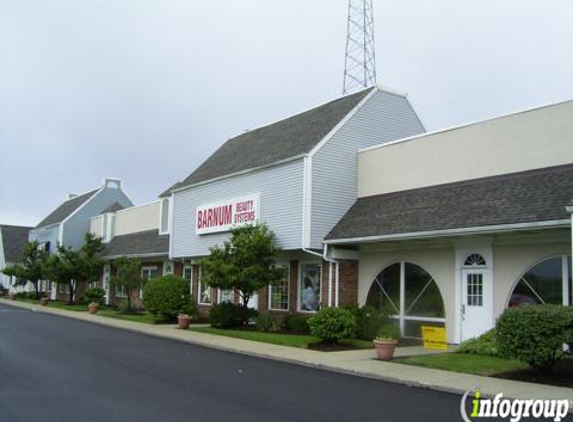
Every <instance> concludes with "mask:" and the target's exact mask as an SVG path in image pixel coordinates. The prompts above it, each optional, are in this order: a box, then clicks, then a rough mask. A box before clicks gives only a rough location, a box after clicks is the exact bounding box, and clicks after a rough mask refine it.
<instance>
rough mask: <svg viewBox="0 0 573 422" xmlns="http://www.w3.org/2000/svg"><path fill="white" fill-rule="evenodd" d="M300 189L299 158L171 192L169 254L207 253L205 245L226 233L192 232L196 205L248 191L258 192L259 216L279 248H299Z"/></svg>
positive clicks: (223, 238) (201, 254) (232, 196)
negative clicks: (268, 228) (172, 194)
mask: <svg viewBox="0 0 573 422" xmlns="http://www.w3.org/2000/svg"><path fill="white" fill-rule="evenodd" d="M302 188H303V160H302V159H301V160H296V161H292V162H289V163H285V164H282V165H277V166H274V167H270V168H266V169H261V170H258V171H255V172H252V173H246V174H242V175H238V176H235V177H232V178H229V179H224V180H219V181H215V182H211V183H207V184H204V185H199V186H196V187H193V188H190V189H187V190H184V191H182V192H177V193H175V194H174V200H173V204H172V207H173V214H172V215H173V227H172V234H171V256H172V257H173V258H182V257H200V256H205V255H207V254H208V253H209V247H211V246H215V245H220V244H221V243H222V242H223V241H224V240H227V239H228V236H229V234H228V233H215V234H206V235H201V236H198V235H197V234H196V233H195V212H196V208H197V206H199V205H204V204H210V203H214V202H218V201H223V200H228V199H232V198H236V197H240V196H247V195H251V194H259V195H260V213H261V219H262V220H263V221H264V222H266V223H267V224H268V225H269V227H270V228H271V229H272V230H273V231H274V232H275V234H276V236H277V240H278V243H279V245H280V246H281V247H282V248H283V249H298V248H300V247H301V242H302V231H301V230H302V229H301V226H302V190H303V189H302Z"/></svg>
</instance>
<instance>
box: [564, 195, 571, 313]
mask: <svg viewBox="0 0 573 422" xmlns="http://www.w3.org/2000/svg"><path fill="white" fill-rule="evenodd" d="M565 210H566V211H567V212H568V213H569V214H571V259H572V260H573V204H571V205H567V206H566V207H565ZM569 277H571V274H569ZM569 305H573V304H572V303H569Z"/></svg>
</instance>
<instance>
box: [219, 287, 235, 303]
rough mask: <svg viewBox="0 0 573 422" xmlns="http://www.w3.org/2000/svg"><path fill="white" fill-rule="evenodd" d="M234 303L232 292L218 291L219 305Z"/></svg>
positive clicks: (233, 293)
mask: <svg viewBox="0 0 573 422" xmlns="http://www.w3.org/2000/svg"><path fill="white" fill-rule="evenodd" d="M234 301H235V292H234V290H219V303H223V302H234Z"/></svg>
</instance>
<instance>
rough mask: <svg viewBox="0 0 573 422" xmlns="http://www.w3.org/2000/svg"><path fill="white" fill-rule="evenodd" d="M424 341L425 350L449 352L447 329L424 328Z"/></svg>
mask: <svg viewBox="0 0 573 422" xmlns="http://www.w3.org/2000/svg"><path fill="white" fill-rule="evenodd" d="M422 339H423V340H424V349H428V350H448V343H446V329H445V328H442V327H429V326H422Z"/></svg>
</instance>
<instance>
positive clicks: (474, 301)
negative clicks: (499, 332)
mask: <svg viewBox="0 0 573 422" xmlns="http://www.w3.org/2000/svg"><path fill="white" fill-rule="evenodd" d="M491 294H492V288H491V282H490V280H489V277H488V272H487V271H486V270H462V298H461V299H462V300H461V303H462V333H461V334H462V335H461V337H462V341H464V340H468V339H470V338H474V337H478V336H479V335H481V334H483V333H485V332H486V331H487V330H489V329H490V328H491V315H492V309H490V308H491Z"/></svg>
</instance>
